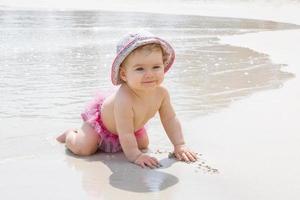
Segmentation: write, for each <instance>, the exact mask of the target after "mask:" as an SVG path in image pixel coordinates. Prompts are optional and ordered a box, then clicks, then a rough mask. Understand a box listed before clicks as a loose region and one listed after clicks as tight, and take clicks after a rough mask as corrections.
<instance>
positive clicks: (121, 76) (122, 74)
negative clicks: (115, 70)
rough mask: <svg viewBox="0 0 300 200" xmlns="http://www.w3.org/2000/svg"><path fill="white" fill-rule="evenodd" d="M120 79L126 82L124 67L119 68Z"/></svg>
mask: <svg viewBox="0 0 300 200" xmlns="http://www.w3.org/2000/svg"><path fill="white" fill-rule="evenodd" d="M120 79H121V80H122V81H124V82H126V69H125V67H124V66H122V65H121V66H120Z"/></svg>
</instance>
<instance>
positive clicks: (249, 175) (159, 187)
mask: <svg viewBox="0 0 300 200" xmlns="http://www.w3.org/2000/svg"><path fill="white" fill-rule="evenodd" d="M299 24H300V23H299ZM299 33H300V32H299V31H298V30H286V31H276V32H275V31H270V32H262V33H252V34H251V33H248V34H246V35H241V36H236V35H235V36H230V37H221V41H220V42H221V43H223V44H230V45H233V46H238V47H247V48H250V49H252V50H255V51H256V52H260V53H265V54H268V55H269V56H270V59H271V60H272V62H274V63H276V64H287V66H286V67H284V69H285V70H286V71H288V72H289V73H292V74H294V76H293V77H292V78H290V79H289V80H288V81H287V82H284V84H283V85H281V88H279V89H274V90H263V91H260V92H257V91H256V92H255V93H248V94H247V95H246V97H243V98H241V99H239V100H238V101H234V102H232V103H227V104H226V105H227V106H224V107H222V109H218V110H217V112H213V113H210V114H209V115H201V116H200V117H197V118H194V119H193V120H189V121H185V120H183V127H184V130H185V132H186V140H187V142H188V143H189V144H190V145H191V147H193V148H194V149H195V150H196V151H198V152H200V153H201V154H203V155H201V156H200V160H199V162H197V163H193V164H185V163H181V162H176V161H174V160H173V159H169V158H168V152H169V150H170V148H168V147H166V148H164V147H160V148H159V149H160V150H159V151H157V146H154V148H152V149H151V150H152V154H153V155H155V156H156V157H158V158H159V159H160V160H161V164H162V165H163V167H162V168H160V169H157V170H149V169H141V168H139V167H137V166H135V165H132V164H130V163H128V162H126V161H125V158H124V156H123V155H122V154H97V155H95V156H91V157H86V158H78V157H75V156H72V155H71V154H70V153H68V152H66V151H65V148H64V147H63V145H60V144H58V143H56V142H55V140H54V138H55V136H56V134H57V133H58V132H60V131H61V130H64V129H65V128H67V127H65V126H66V124H67V125H68V126H73V125H74V126H77V122H78V121H79V120H77V121H76V120H75V121H74V120H73V121H70V122H67V123H62V122H61V121H60V120H58V119H51V118H50V119H47V118H44V119H42V120H40V121H39V122H38V123H39V124H38V125H37V126H33V124H34V123H37V122H36V121H35V120H34V119H30V118H29V119H24V118H17V117H13V118H11V117H8V118H6V119H2V120H1V123H5V126H1V127H0V133H1V134H2V133H10V136H9V137H7V136H6V137H5V140H2V141H1V146H0V151H1V154H0V155H1V160H0V175H1V180H2V181H1V182H0V191H1V197H3V199H20V198H26V199H120V198H121V197H124V196H126V198H128V199H141V198H142V199H182V198H187V197H188V198H192V199H193V198H194V197H195V196H196V197H197V199H201V198H202V199H249V200H250V199H257V200H259V199H262V200H263V199H275V200H277V199H278V200H279V199H299V197H300V192H299V191H300V190H299V189H300V188H299V185H300V180H299V177H300V170H299V169H300V160H299V155H298V154H299V152H300V147H299V142H300V136H299V130H300V125H299V123H298V120H297V119H298V118H299V113H300V106H299V105H300V104H299V101H300V92H299V91H300V90H299V82H300V79H299V77H298V76H299V73H300V70H299V65H300V62H299V58H298V55H297V52H299V47H298V44H297V42H295V41H299V39H300V38H299V35H300V34H299ZM275 88H278V87H275ZM269 89H271V88H269ZM20 122H21V123H20ZM49 124H50V126H49ZM3 127H5V129H4V128H3ZM17 130H21V131H23V132H26V133H27V134H25V136H24V137H21V138H20V137H18V136H19V134H18V131H17ZM29 133H33V134H29ZM3 137H4V136H3V135H0V139H3ZM24 141H25V142H26V143H25V142H24ZM13 143H14V144H18V145H13V146H12V147H13V148H10V145H11V144H13ZM33 144H34V145H33ZM160 145H161V143H160ZM22 149H25V150H26V151H27V152H29V153H27V152H22ZM202 162H203V163H202ZM209 167H211V168H213V169H218V171H217V173H215V172H214V171H212V170H210V168H209ZM16 191H17V192H16Z"/></svg>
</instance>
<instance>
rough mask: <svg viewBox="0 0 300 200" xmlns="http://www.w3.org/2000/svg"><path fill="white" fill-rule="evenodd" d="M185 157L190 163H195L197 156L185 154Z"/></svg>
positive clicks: (190, 153)
mask: <svg viewBox="0 0 300 200" xmlns="http://www.w3.org/2000/svg"><path fill="white" fill-rule="evenodd" d="M186 155H187V157H188V158H189V160H190V161H192V162H195V161H196V160H197V156H196V154H194V153H193V152H186Z"/></svg>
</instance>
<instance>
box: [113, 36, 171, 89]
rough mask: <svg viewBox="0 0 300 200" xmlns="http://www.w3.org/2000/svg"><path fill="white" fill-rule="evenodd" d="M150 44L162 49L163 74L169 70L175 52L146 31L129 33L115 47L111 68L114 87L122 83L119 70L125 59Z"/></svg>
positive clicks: (167, 44) (168, 45) (161, 40)
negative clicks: (139, 48)
mask: <svg viewBox="0 0 300 200" xmlns="http://www.w3.org/2000/svg"><path fill="white" fill-rule="evenodd" d="M152 43H155V44H159V45H160V46H161V48H162V51H163V62H164V65H165V70H164V71H165V73H166V72H167V71H168V70H169V69H170V67H171V66H172V64H173V62H174V60H175V51H174V49H173V48H172V47H171V45H170V44H169V43H168V42H166V41H165V40H163V39H161V38H159V37H156V36H154V35H153V34H152V33H150V32H147V31H139V32H136V33H129V34H127V35H125V36H124V37H123V38H122V39H121V40H120V41H119V43H118V45H117V55H116V57H115V59H114V61H113V64H112V67H111V81H112V83H113V84H114V85H119V84H121V83H122V82H123V81H122V80H121V79H120V76H119V70H120V65H121V64H122V62H123V61H124V60H125V58H126V57H127V56H128V55H129V54H130V53H131V52H132V51H134V50H135V49H137V48H138V47H140V46H143V45H146V44H152Z"/></svg>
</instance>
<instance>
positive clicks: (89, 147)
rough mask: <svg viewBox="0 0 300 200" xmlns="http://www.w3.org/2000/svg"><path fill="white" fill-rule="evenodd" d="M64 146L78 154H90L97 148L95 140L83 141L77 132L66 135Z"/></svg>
mask: <svg viewBox="0 0 300 200" xmlns="http://www.w3.org/2000/svg"><path fill="white" fill-rule="evenodd" d="M66 146H67V148H68V149H70V151H71V152H72V153H74V154H75V155H79V156H89V155H92V154H94V153H95V152H96V151H97V149H98V145H97V143H96V142H89V141H85V140H84V139H83V138H82V137H80V136H79V135H78V132H70V133H69V134H68V135H67V137H66Z"/></svg>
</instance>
